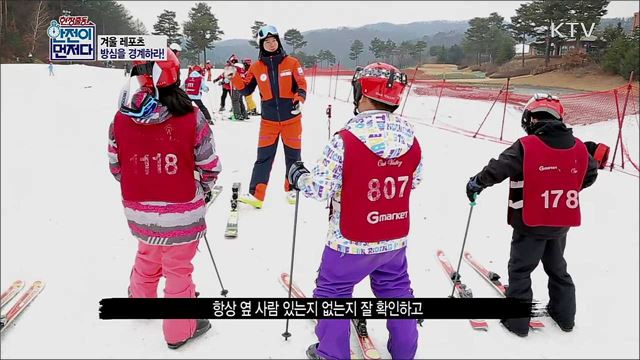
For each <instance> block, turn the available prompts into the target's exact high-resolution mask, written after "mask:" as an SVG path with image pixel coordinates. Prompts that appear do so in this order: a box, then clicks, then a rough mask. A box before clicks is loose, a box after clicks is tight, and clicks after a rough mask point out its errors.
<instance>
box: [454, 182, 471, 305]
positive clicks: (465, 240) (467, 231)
mask: <svg viewBox="0 0 640 360" xmlns="http://www.w3.org/2000/svg"><path fill="white" fill-rule="evenodd" d="M477 197H478V194H477V193H474V194H473V201H472V202H470V203H469V217H468V218H467V228H466V229H465V230H464V240H462V249H460V258H458V268H457V269H456V274H455V276H456V277H458V278H459V277H460V263H461V262H462V254H463V253H464V246H465V244H466V243H467V234H468V233H469V224H470V223H471V214H472V213H473V207H474V206H476V198H477ZM457 280H458V279H457V278H456V279H453V287H452V288H451V295H450V296H449V297H450V298H452V297H453V294H454V293H455V291H456V281H457Z"/></svg>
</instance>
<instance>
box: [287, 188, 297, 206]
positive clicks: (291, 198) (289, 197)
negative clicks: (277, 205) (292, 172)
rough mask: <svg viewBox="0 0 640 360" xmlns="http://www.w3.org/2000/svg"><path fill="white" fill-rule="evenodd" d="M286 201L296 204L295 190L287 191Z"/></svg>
mask: <svg viewBox="0 0 640 360" xmlns="http://www.w3.org/2000/svg"><path fill="white" fill-rule="evenodd" d="M287 202H288V203H289V204H290V205H295V204H296V192H295V191H294V190H291V191H289V192H287Z"/></svg>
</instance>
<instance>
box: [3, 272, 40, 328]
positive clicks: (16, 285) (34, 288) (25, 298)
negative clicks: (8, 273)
mask: <svg viewBox="0 0 640 360" xmlns="http://www.w3.org/2000/svg"><path fill="white" fill-rule="evenodd" d="M22 288H24V281H22V280H16V281H14V282H13V284H11V286H9V288H7V289H6V290H5V291H3V292H2V295H1V296H0V305H1V306H0V308H1V307H4V306H5V305H7V304H8V303H9V301H11V299H13V298H14V297H15V296H16V295H18V293H19V292H20V291H21V290H22ZM43 288H44V282H42V281H35V282H34V283H33V284H32V285H31V287H30V288H29V289H27V291H26V292H24V293H23V294H22V296H20V298H19V299H18V302H16V303H15V304H14V305H13V306H12V307H11V308H10V309H9V310H8V311H7V312H6V313H5V314H2V316H1V320H0V333H2V332H4V330H5V329H7V328H8V327H9V325H11V323H13V321H14V320H15V319H16V318H17V317H18V316H19V315H20V314H22V313H23V312H24V310H25V309H26V308H27V306H29V304H31V302H32V301H33V300H34V299H35V298H36V297H37V296H38V294H40V292H41V291H42V289H43Z"/></svg>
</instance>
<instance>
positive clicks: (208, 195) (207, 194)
mask: <svg viewBox="0 0 640 360" xmlns="http://www.w3.org/2000/svg"><path fill="white" fill-rule="evenodd" d="M212 196H213V195H212V194H211V190H209V191H207V192H205V193H204V203H205V204H209V203H210V202H211V197H212Z"/></svg>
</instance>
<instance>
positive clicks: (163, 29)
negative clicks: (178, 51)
mask: <svg viewBox="0 0 640 360" xmlns="http://www.w3.org/2000/svg"><path fill="white" fill-rule="evenodd" d="M152 34H153V35H166V36H167V45H169V44H172V43H178V44H180V43H181V42H182V35H180V25H179V24H178V22H177V21H176V12H175V11H169V10H164V11H163V12H162V14H160V15H158V21H156V23H155V24H153V32H152Z"/></svg>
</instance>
